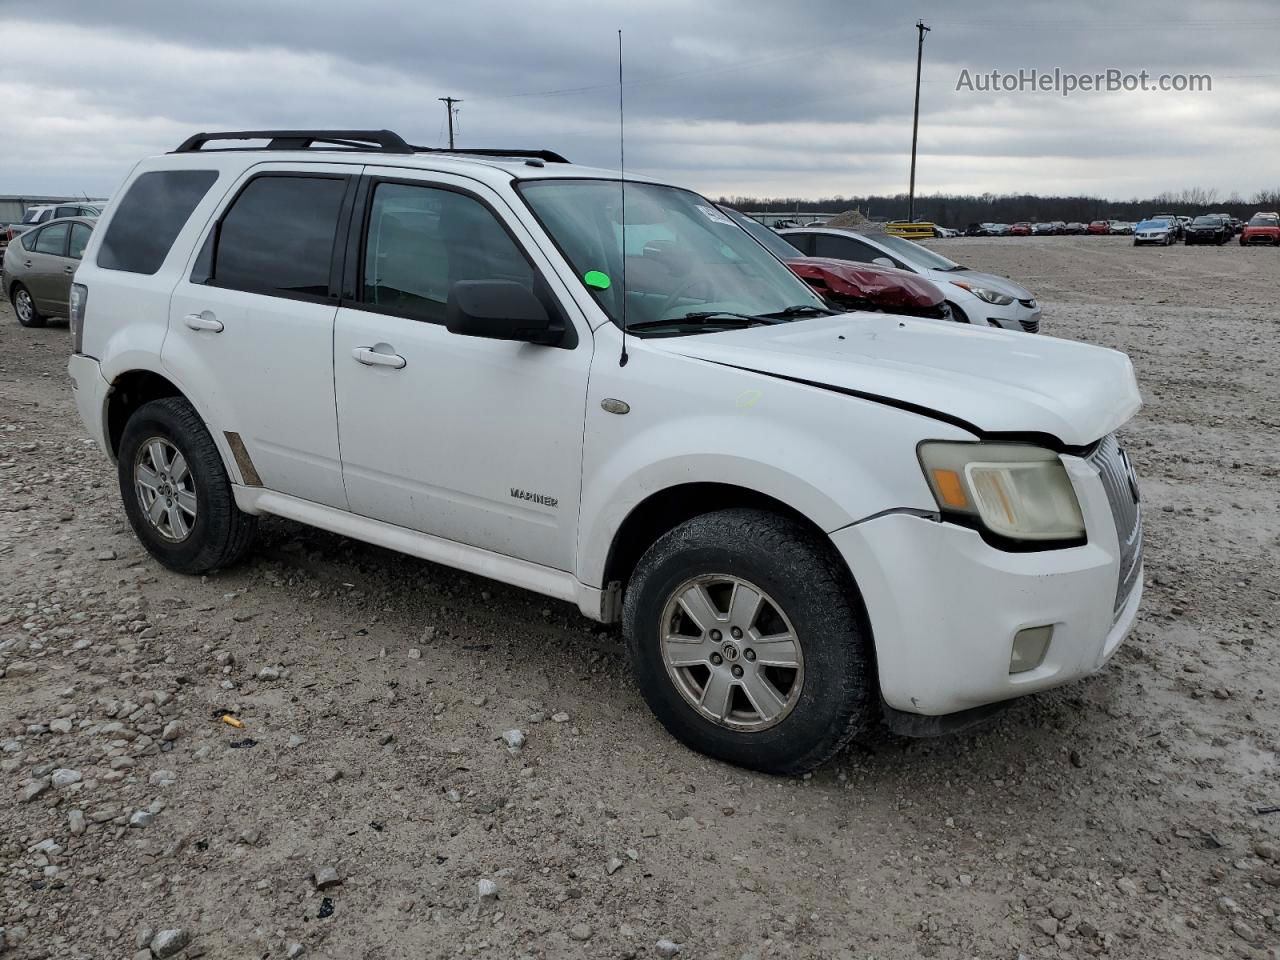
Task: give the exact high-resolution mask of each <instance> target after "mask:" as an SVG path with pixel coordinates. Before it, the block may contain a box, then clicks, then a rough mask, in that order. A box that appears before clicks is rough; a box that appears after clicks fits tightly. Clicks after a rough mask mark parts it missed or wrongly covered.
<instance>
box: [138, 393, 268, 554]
mask: <svg viewBox="0 0 1280 960" xmlns="http://www.w3.org/2000/svg"><path fill="white" fill-rule="evenodd" d="M117 468H118V469H117V472H118V475H119V479H120V498H121V499H122V500H123V501H124V509H125V513H126V514H127V515H128V517H129V523H130V525H131V526H132V527H133V532H134V533H135V534H136V535H137V537H138V539H139V540H141V541H142V545H143V546H144V547H146V548H147V551H148V552H149V553H150V554H151V555H152V556H153V557H155V558H156V559H157V560H159V561H160V562H161V563H163V564H164V565H165V566H166V567H168V568H169V569H171V570H176V571H177V572H179V573H207V572H208V571H210V570H216V569H220V568H223V567H229V566H232V565H233V564H235V563H236V562H238V561H239V560H241V559H242V558H243V557H244V556H245V554H246V553H248V552H249V549H250V547H251V546H252V545H253V538H254V534H255V533H256V531H257V527H258V521H257V518H256V517H253V516H250V515H249V514H247V513H244V512H242V511H241V510H240V509H239V508H238V507H237V506H236V502H235V497H234V496H233V495H232V492H231V481H230V480H229V479H228V477H227V471H226V468H225V467H224V466H223V464H222V457H221V456H220V455H219V454H218V448H217V447H216V446H215V445H214V442H213V438H212V437H211V436H210V435H209V431H208V430H207V429H205V425H204V422H203V421H202V420H201V419H200V415H199V414H197V413H196V411H195V408H194V407H192V406H191V404H190V403H188V402H187V401H186V400H184V399H182V398H181V397H165V398H163V399H161V400H152V401H151V402H150V403H145V404H143V405H142V406H141V407H139V408H138V409H137V410H136V411H134V413H133V415H132V416H131V417H130V418H129V421H128V423H126V424H125V428H124V434H123V435H122V436H121V438H120V449H119V456H118V462H117Z"/></svg>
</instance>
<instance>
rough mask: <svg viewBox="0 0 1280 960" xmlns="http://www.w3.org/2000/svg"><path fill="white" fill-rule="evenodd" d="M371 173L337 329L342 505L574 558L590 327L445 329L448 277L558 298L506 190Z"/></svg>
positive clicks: (532, 555) (447, 534) (524, 555)
mask: <svg viewBox="0 0 1280 960" xmlns="http://www.w3.org/2000/svg"><path fill="white" fill-rule="evenodd" d="M422 177H423V179H420V180H416V179H410V180H404V179H396V180H392V179H376V178H375V179H372V180H370V181H369V183H368V189H367V193H366V195H365V196H364V201H363V208H362V209H363V210H364V211H365V214H364V218H363V226H361V225H360V224H359V223H357V229H358V231H359V232H358V235H357V236H355V237H353V242H352V244H351V247H350V252H349V253H348V257H347V260H348V264H349V269H350V270H352V271H354V272H353V274H352V275H351V283H352V290H351V291H350V292H351V293H352V294H353V295H354V302H352V303H350V304H348V303H347V302H345V301H344V303H343V305H342V307H340V309H339V310H338V318H337V323H336V326H335V329H334V384H335V387H336V390H337V398H338V430H339V436H340V439H341V444H342V467H343V477H344V479H345V481H346V489H347V497H348V499H349V501H350V504H351V510H352V511H353V512H355V513H358V514H361V515H363V516H366V517H371V518H374V519H377V520H383V521H385V522H387V523H393V524H396V525H398V526H403V527H409V528H412V529H414V530H419V531H422V532H424V533H430V534H434V535H436V536H439V537H443V538H446V539H448V540H453V541H457V542H460V543H466V544H470V545H472V546H476V547H482V548H484V549H487V550H492V551H495V552H497V553H501V554H504V555H506V556H511V557H518V558H521V559H525V560H530V561H533V562H535V563H539V564H542V565H545V566H550V567H554V568H557V569H560V570H571V569H572V568H573V556H574V542H575V536H576V529H577V519H578V501H579V491H580V483H581V470H582V434H583V426H584V409H585V407H584V404H585V402H586V392H587V374H588V369H589V366H590V362H591V333H590V330H589V329H588V328H587V326H586V324H585V322H584V321H583V320H582V318H581V317H580V316H578V315H575V316H566V317H565V318H564V319H565V320H566V324H567V327H568V332H569V336H568V338H567V339H566V341H565V346H562V347H545V346H535V345H532V344H527V343H515V342H510V341H501V340H489V339H483V338H479V337H466V336H459V335H456V334H452V333H450V332H449V331H448V330H447V329H446V328H445V326H444V321H445V310H446V302H447V300H448V296H449V288H450V286H451V285H452V284H453V283H456V282H458V281H460V280H511V281H516V282H519V283H522V284H527V285H529V286H530V287H531V288H532V289H534V290H535V291H540V295H541V296H542V297H543V298H544V302H546V303H547V304H548V305H549V306H550V307H551V308H552V309H556V310H561V311H562V312H563V307H562V306H561V304H563V303H568V302H570V300H569V297H568V296H567V295H561V296H558V297H557V295H556V293H557V291H559V292H563V291H562V288H560V286H559V280H558V278H556V277H555V275H554V273H553V271H552V270H551V267H550V264H549V263H548V262H547V261H546V259H545V258H544V257H543V256H542V255H541V253H540V252H539V250H538V248H537V245H536V244H535V243H533V242H532V240H531V238H530V236H529V235H528V233H527V232H526V231H525V229H524V227H523V226H522V225H521V224H520V223H519V222H518V221H516V220H515V218H514V217H513V216H512V215H511V213H510V210H509V209H507V208H506V207H505V204H504V201H503V200H502V199H501V198H500V197H499V196H497V195H496V194H494V193H492V192H491V191H489V190H487V188H484V187H482V186H480V185H479V184H477V183H476V182H475V181H471V180H465V179H463V178H452V177H448V176H447V175H443V174H425V173H424V174H423V175H422Z"/></svg>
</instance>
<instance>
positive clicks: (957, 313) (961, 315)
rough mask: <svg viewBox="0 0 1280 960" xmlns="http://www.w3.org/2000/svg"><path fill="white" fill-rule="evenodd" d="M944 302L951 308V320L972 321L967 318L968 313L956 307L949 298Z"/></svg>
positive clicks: (959, 321) (957, 321) (956, 321)
mask: <svg viewBox="0 0 1280 960" xmlns="http://www.w3.org/2000/svg"><path fill="white" fill-rule="evenodd" d="M946 304H947V306H948V307H950V308H951V319H952V321H953V322H955V323H972V322H973V321H971V320H970V319H969V315H968V314H967V313H965V312H964V311H963V310H961V309H960V308H959V307H957V306H956V305H955V304H954V303H952V302H951V301H950V300H948V301H946Z"/></svg>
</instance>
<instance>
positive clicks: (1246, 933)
mask: <svg viewBox="0 0 1280 960" xmlns="http://www.w3.org/2000/svg"><path fill="white" fill-rule="evenodd" d="M1231 930H1232V932H1233V933H1235V935H1236V936H1237V937H1239V938H1240V939H1241V940H1243V941H1245V942H1246V943H1257V942H1258V931H1257V930H1255V929H1253V927H1251V926H1249V924H1247V923H1245V921H1243V920H1241V919H1240V918H1239V917H1237V918H1236V919H1234V920H1232V921H1231Z"/></svg>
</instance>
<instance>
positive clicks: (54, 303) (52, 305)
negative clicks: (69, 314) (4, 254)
mask: <svg viewBox="0 0 1280 960" xmlns="http://www.w3.org/2000/svg"><path fill="white" fill-rule="evenodd" d="M70 233H71V224H70V223H54V224H50V225H49V226H47V227H44V228H43V229H42V230H41V231H40V232H39V233H38V234H36V236H35V238H34V242H32V243H31V244H30V246H29V247H27V248H26V253H27V256H26V262H25V263H24V264H23V266H24V267H25V268H26V278H25V280H24V281H23V282H24V283H25V284H26V285H27V289H28V290H29V291H30V292H31V296H32V298H33V299H34V300H35V302H36V309H38V310H39V311H40V312H41V313H47V314H52V315H54V316H62V315H63V314H64V313H66V309H67V291H68V290H69V289H70V286H69V285H68V284H66V283H65V282H64V281H65V279H66V278H67V277H68V276H69V274H68V273H67V267H68V265H69V264H70V261H69V260H68V259H67V240H68V238H69V236H70ZM71 272H73V273H74V272H75V268H74V267H71Z"/></svg>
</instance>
